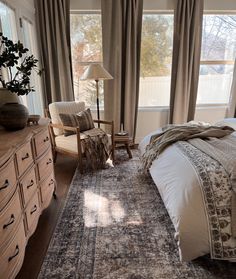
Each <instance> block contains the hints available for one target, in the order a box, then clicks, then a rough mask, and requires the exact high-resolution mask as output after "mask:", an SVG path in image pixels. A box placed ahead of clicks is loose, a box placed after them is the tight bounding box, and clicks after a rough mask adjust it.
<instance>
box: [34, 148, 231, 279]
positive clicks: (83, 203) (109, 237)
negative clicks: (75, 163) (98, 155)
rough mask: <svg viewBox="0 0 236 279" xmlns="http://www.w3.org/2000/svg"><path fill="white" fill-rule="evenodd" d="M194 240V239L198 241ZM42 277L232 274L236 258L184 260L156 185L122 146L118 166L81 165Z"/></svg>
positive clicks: (201, 278)
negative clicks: (94, 169)
mask: <svg viewBox="0 0 236 279" xmlns="http://www.w3.org/2000/svg"><path fill="white" fill-rule="evenodd" d="M193 245H194V244H193ZM38 278H39V279H47V278H56V279H59V278H63V279H64V278H71V279H74V278H76V279H90V278H91V279H92V278H93V279H101V278H103V279H172V278H173V279H180V278H181V279H185V278H186V279H191V278H197V279H211V278H220V279H224V278H225V279H229V278H236V264H233V263H229V262H223V261H213V260H211V259H210V258H209V257H208V256H205V257H201V258H199V259H197V260H195V261H192V262H190V263H181V262H180V261H179V256H178V249H177V245H176V242H175V240H174V228H173V226H172V223H171V221H170V218H169V216H168V213H167V211H166V209H165V207H164V205H163V203H162V200H161V198H160V195H159V194H158V191H157V188H156V186H155V184H154V183H153V181H152V179H151V178H150V177H149V176H148V175H144V174H143V173H142V171H141V170H140V161H139V157H138V151H137V150H133V159H129V160H128V159H127V154H126V153H125V152H124V151H123V150H120V151H119V153H118V154H117V162H116V164H115V166H114V167H108V168H107V169H104V170H100V171H97V172H88V173H86V174H83V175H81V174H80V173H79V170H76V172H75V175H74V178H73V180H72V183H71V186H70V190H69V193H68V196H67V200H66V203H65V206H64V209H63V211H62V213H61V216H60V218H59V221H58V224H57V226H56V229H55V232H54V235H53V237H52V239H51V242H50V245H49V248H48V252H47V255H46V257H45V259H44V262H43V265H42V268H41V271H40V274H39V277H38Z"/></svg>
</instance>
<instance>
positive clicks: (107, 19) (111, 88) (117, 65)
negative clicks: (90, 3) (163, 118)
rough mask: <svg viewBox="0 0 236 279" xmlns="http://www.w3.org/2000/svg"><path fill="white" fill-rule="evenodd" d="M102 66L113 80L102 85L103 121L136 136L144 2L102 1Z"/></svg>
mask: <svg viewBox="0 0 236 279" xmlns="http://www.w3.org/2000/svg"><path fill="white" fill-rule="evenodd" d="M101 8H102V37H103V38H102V39H103V64H104V67H105V68H106V69H107V70H108V72H110V73H111V75H112V76H113V77H114V79H113V80H109V81H105V82H104V107H105V108H104V110H105V119H108V120H109V119H110V120H114V124H115V132H118V131H119V130H120V125H121V124H123V125H124V129H125V130H126V131H128V132H129V135H130V136H132V137H133V138H134V137H135V131H136V121H137V110H138V97H139V76H140V49H141V29H142V13H143V0H116V1H111V0H102V1H101Z"/></svg>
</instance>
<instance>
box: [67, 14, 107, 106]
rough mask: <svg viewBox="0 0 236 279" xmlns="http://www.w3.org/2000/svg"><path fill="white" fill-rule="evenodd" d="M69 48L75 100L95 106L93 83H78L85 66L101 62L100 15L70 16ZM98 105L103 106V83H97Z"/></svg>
mask: <svg viewBox="0 0 236 279" xmlns="http://www.w3.org/2000/svg"><path fill="white" fill-rule="evenodd" d="M71 48H72V63H73V78H74V91H75V98H76V100H79V101H84V102H85V103H86V105H88V106H91V105H95V102H96V87H95V82H94V81H80V77H81V75H82V74H83V72H84V70H85V69H86V66H87V65H88V64H89V63H91V62H101V61H102V26H101V15H100V14H71ZM99 86H100V88H99V89H100V90H99V93H100V98H99V100H100V104H101V105H102V104H103V82H101V81H99Z"/></svg>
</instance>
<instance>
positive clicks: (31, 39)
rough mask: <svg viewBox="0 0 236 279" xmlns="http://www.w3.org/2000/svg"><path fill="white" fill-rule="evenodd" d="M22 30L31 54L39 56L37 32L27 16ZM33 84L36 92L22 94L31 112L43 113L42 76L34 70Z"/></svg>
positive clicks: (24, 42) (24, 40) (23, 20)
mask: <svg viewBox="0 0 236 279" xmlns="http://www.w3.org/2000/svg"><path fill="white" fill-rule="evenodd" d="M22 31H23V44H24V46H25V47H27V48H28V49H29V51H30V53H29V54H33V55H34V56H35V57H37V47H36V44H35V43H36V40H35V32H34V26H33V24H32V23H31V22H30V21H28V20H27V19H26V18H22ZM30 78H31V81H30V82H31V84H32V86H34V90H35V92H31V93H30V94H28V95H27V96H22V97H23V99H24V103H25V105H26V106H27V107H28V109H29V113H30V114H40V115H42V114H43V110H42V108H43V105H42V94H41V92H42V88H41V82H40V79H41V77H40V76H38V75H37V73H36V72H35V71H32V75H31V77H30Z"/></svg>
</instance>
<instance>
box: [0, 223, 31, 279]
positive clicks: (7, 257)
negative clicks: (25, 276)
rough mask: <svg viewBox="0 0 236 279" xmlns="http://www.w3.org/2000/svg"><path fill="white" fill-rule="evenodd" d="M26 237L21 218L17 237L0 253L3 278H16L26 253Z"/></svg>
mask: <svg viewBox="0 0 236 279" xmlns="http://www.w3.org/2000/svg"><path fill="white" fill-rule="evenodd" d="M25 246H26V237H25V231H24V224H23V221H22V220H21V222H20V224H19V227H18V229H17V232H16V234H15V237H14V238H13V240H12V241H11V243H10V244H9V245H8V246H7V248H6V249H5V251H4V252H3V253H2V254H1V255H0V272H1V279H9V278H14V275H15V274H16V272H18V271H19V269H20V267H21V265H22V263H23V259H24V254H25Z"/></svg>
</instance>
